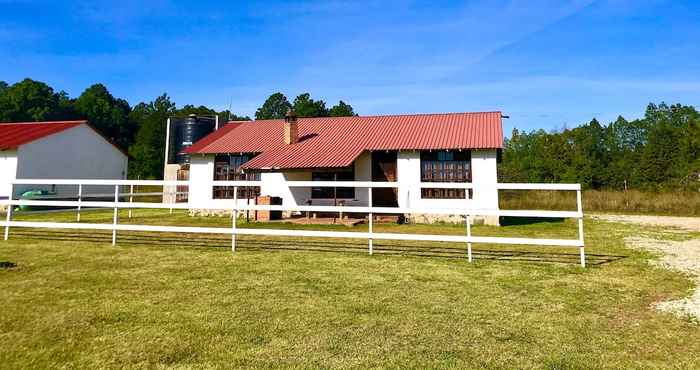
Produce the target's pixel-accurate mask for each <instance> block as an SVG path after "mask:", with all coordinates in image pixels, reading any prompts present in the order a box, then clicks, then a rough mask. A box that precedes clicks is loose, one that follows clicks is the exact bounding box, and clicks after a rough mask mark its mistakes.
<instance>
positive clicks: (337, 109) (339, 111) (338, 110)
mask: <svg viewBox="0 0 700 370" xmlns="http://www.w3.org/2000/svg"><path fill="white" fill-rule="evenodd" d="M328 115H329V116H331V117H349V116H356V114H355V111H354V110H353V109H352V106H351V105H350V104H345V102H344V101H342V100H341V101H340V102H338V104H336V105H334V106H333V107H331V109H329V110H328Z"/></svg>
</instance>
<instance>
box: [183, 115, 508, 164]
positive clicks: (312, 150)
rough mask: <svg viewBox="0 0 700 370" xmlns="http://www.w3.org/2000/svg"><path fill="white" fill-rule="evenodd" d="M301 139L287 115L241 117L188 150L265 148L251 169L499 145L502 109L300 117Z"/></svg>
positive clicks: (257, 150)
mask: <svg viewBox="0 0 700 370" xmlns="http://www.w3.org/2000/svg"><path fill="white" fill-rule="evenodd" d="M298 125H299V126H298V127H299V142H298V143H296V144H291V145H287V144H285V143H284V120H281V119H280V120H260V121H236V122H230V123H229V124H227V125H225V126H224V127H222V128H221V129H219V130H217V131H215V132H214V133H212V134H210V135H208V136H206V137H204V138H203V139H202V140H200V141H198V142H196V143H195V144H194V145H192V146H191V147H189V148H188V149H186V150H185V152H186V153H191V154H218V153H260V154H259V155H257V156H256V157H254V158H253V159H251V160H250V161H248V162H246V163H245V164H244V165H243V168H247V169H292V168H319V167H346V166H349V165H350V164H352V162H353V161H354V160H355V159H356V158H357V157H358V156H359V155H360V154H361V153H362V152H363V151H366V150H370V151H371V150H443V149H452V150H457V149H465V150H468V149H499V148H501V147H502V146H503V128H502V124H501V112H479V113H444V114H412V115H393V116H364V117H361V116H354V117H322V118H299V119H298Z"/></svg>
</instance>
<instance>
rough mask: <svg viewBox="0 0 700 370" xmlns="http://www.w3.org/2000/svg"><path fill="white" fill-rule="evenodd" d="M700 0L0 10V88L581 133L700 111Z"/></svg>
mask: <svg viewBox="0 0 700 370" xmlns="http://www.w3.org/2000/svg"><path fill="white" fill-rule="evenodd" d="M698 40H700V2H697V1H663V0H648V1H647V0H610V1H592V0H574V1H544V0H523V1H489V2H480V1H467V2H456V1H443V2H439V1H438V2H436V1H371V0H370V1H340V0H338V1H334V0H329V1H301V2H292V1H279V2H278V1H265V2H262V1H257V2H256V1H228V2H220V1H208V0H200V1H197V2H176V1H166V0H151V1H132V0H120V1H100V0H95V1H89V2H88V1H85V2H72V1H62V2H56V1H30V0H0V80H4V81H7V82H9V83H13V82H16V81H18V80H21V79H22V78H25V77H31V78H34V79H38V80H41V81H45V82H47V83H49V84H50V85H52V86H53V87H54V88H56V89H59V90H60V89H62V90H65V91H67V92H68V93H69V94H70V95H71V96H77V95H79V94H80V93H81V91H82V90H83V89H85V88H86V87H87V86H89V85H90V84H93V83H96V82H101V83H104V84H105V85H107V86H108V88H109V89H110V90H111V91H112V93H113V94H114V95H116V96H119V97H123V98H125V99H127V100H128V101H129V102H130V103H131V104H136V103H138V102H140V101H150V100H152V99H153V98H155V97H156V96H158V95H159V94H161V93H163V92H167V93H168V94H169V95H170V96H171V97H172V98H173V100H174V101H175V102H176V103H177V104H178V105H180V106H181V105H184V104H188V103H189V104H196V105H200V104H203V105H207V106H211V107H213V108H216V109H226V108H228V107H229V105H230V106H231V108H232V110H233V111H234V112H236V113H239V114H246V115H251V116H252V115H253V114H254V112H255V109H256V108H257V107H258V106H259V105H260V104H261V103H262V102H263V101H264V99H265V98H266V97H267V96H268V95H270V94H271V93H273V92H276V91H282V92H283V93H285V94H286V95H287V96H288V97H289V98H290V99H293V97H294V96H296V95H297V94H298V93H301V92H307V91H308V92H310V93H311V94H312V96H313V97H315V98H323V99H324V100H326V102H327V103H328V104H329V105H332V104H334V103H335V102H337V101H338V100H339V99H342V100H344V101H346V102H349V103H350V104H352V105H353V106H354V107H355V110H356V111H357V112H359V113H360V114H392V113H419V112H454V111H490V110H501V111H503V112H504V114H507V115H510V117H511V119H510V120H506V122H505V124H506V130H507V131H508V132H509V131H510V129H511V128H513V127H517V128H519V129H527V130H530V129H535V128H544V129H548V130H549V129H557V128H561V127H564V126H568V127H572V126H576V125H578V124H581V123H583V122H586V121H588V120H590V119H591V118H592V117H597V118H598V119H599V120H601V121H603V122H609V121H611V120H613V119H614V118H615V117H616V116H617V115H618V114H622V115H624V116H625V117H628V118H636V117H639V116H641V115H642V114H643V110H644V107H645V106H646V104H647V103H649V102H652V101H653V102H660V101H667V102H680V103H683V104H689V105H695V106H698V105H700V42H698Z"/></svg>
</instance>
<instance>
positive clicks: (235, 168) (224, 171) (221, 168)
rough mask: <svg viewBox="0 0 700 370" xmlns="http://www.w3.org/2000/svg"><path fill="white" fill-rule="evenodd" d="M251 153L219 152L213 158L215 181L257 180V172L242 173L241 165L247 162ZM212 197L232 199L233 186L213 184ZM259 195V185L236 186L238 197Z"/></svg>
mask: <svg viewBox="0 0 700 370" xmlns="http://www.w3.org/2000/svg"><path fill="white" fill-rule="evenodd" d="M251 158H253V155H228V154H220V155H217V156H216V158H215V159H214V180H215V181H236V180H241V181H258V180H260V174H259V173H243V171H241V168H240V167H241V165H242V164H243V163H245V162H248V161H249V160H250V159H251ZM213 195H214V199H233V186H214V194H213ZM258 195H260V187H259V186H250V187H248V186H244V187H239V188H238V198H239V199H246V198H254V197H257V196H258Z"/></svg>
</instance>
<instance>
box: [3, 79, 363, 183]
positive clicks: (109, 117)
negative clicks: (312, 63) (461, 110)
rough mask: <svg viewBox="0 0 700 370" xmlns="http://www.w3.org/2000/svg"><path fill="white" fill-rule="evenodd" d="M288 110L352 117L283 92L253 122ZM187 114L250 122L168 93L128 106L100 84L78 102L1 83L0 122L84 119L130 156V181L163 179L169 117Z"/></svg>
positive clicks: (30, 86)
mask: <svg viewBox="0 0 700 370" xmlns="http://www.w3.org/2000/svg"><path fill="white" fill-rule="evenodd" d="M290 107H293V108H294V109H295V110H296V112H297V115H298V116H299V117H322V116H351V115H355V112H354V111H353V109H352V107H351V106H350V105H348V104H346V103H344V102H343V101H340V102H339V103H338V104H337V105H335V106H333V107H331V108H330V109H327V108H326V103H325V102H324V101H323V100H314V99H312V98H311V95H310V94H308V93H304V94H300V95H299V96H297V97H296V98H295V99H294V102H293V103H289V101H288V100H287V98H286V97H285V96H284V95H283V94H281V93H275V94H272V95H271V96H270V97H269V98H268V99H267V100H266V101H265V102H264V103H263V105H262V106H261V107H260V108H259V109H258V110H257V112H256V114H255V118H256V119H275V118H282V117H284V115H285V114H286V112H287V109H288V108H290ZM189 114H197V115H218V116H219V119H220V120H221V121H223V122H225V121H228V120H233V121H240V120H250V117H247V116H238V115H236V114H234V113H232V112H230V111H228V110H224V111H218V112H217V111H216V110H214V109H211V108H209V107H206V106H194V105H189V104H188V105H184V106H182V107H181V108H177V106H176V104H175V102H173V101H172V100H171V99H170V97H169V96H168V95H167V94H163V95H161V96H158V97H157V98H155V99H154V100H153V101H150V102H141V103H138V104H136V105H135V106H133V107H132V106H130V105H129V103H128V102H127V101H126V100H125V99H121V98H117V97H115V96H113V95H112V94H111V93H110V92H109V90H108V89H107V87H106V86H104V85H103V84H94V85H92V86H90V87H88V88H87V89H85V91H83V92H82V93H81V94H80V96H78V97H77V98H71V97H69V96H68V94H67V93H66V92H65V91H55V90H54V89H53V88H52V87H51V86H49V85H48V84H46V83H44V82H40V81H35V80H32V79H24V80H22V81H20V82H17V83H15V84H12V85H8V84H7V83H6V82H3V81H0V122H36V121H60V120H80V119H86V120H88V121H89V122H90V124H91V125H92V126H93V127H94V128H95V129H97V130H98V131H100V133H102V134H103V135H104V136H105V137H106V138H108V139H109V140H110V141H112V142H113V143H115V144H116V145H117V146H119V147H121V148H123V149H124V150H127V151H128V152H129V155H130V156H131V159H130V161H129V176H130V177H132V178H142V179H160V178H162V176H163V165H164V161H165V154H164V151H165V135H166V122H167V119H168V118H169V117H176V116H187V115H189Z"/></svg>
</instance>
